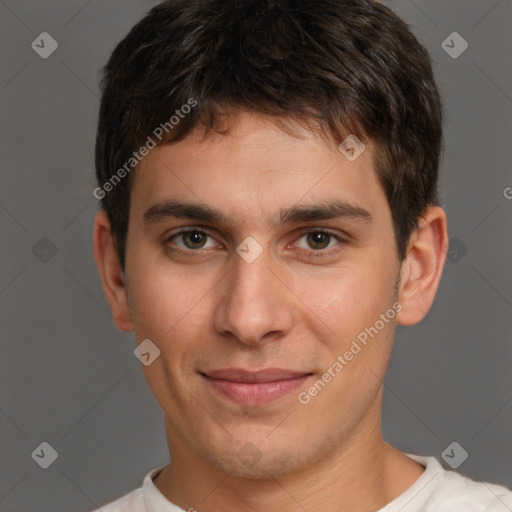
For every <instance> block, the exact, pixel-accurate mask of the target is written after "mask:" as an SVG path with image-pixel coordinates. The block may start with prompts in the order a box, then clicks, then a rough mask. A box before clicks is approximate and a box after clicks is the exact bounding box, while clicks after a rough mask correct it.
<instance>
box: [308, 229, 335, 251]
mask: <svg viewBox="0 0 512 512" xmlns="http://www.w3.org/2000/svg"><path fill="white" fill-rule="evenodd" d="M331 238H332V235H330V234H329V233H324V232H322V231H315V232H313V233H308V234H307V240H308V244H309V246H310V247H311V248H312V249H315V250H318V249H325V248H326V247H327V246H328V245H329V242H330V241H331Z"/></svg>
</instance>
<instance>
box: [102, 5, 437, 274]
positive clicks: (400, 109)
mask: <svg viewBox="0 0 512 512" xmlns="http://www.w3.org/2000/svg"><path fill="white" fill-rule="evenodd" d="M102 90H103V94H102V99H101V108H100V116H99V125H98V132H97V140H96V176H97V180H98V186H99V187H102V185H103V184H105V183H107V182H108V181H109V180H111V178H112V177H113V175H114V173H116V171H118V170H119V169H121V168H122V166H123V165H124V166H125V169H126V162H127V161H129V160H130V158H133V153H134V152H136V151H137V150H138V149H139V148H140V147H141V146H143V145H144V143H145V141H147V140H148V137H149V136H151V134H152V133H154V131H155V129H156V128H157V127H158V126H166V127H167V128H166V130H165V133H164V132H163V131H162V130H161V131H162V134H163V136H162V137H161V138H160V139H158V140H157V141H156V142H157V143H158V144H163V143H170V142H172V141H175V142H176V141H179V140H181V139H183V138H184V137H186V136H187V135H188V134H189V133H190V132H191V131H192V130H193V129H194V128H195V127H197V126H199V125H201V126H203V127H204V128H205V129H206V131H207V132H208V130H217V131H220V127H221V125H222V124H223V123H222V121H223V120H224V119H225V114H226V113H227V112H230V111H252V112H261V113H264V114H266V115H269V116H273V117H274V118H275V119H276V121H278V122H281V121H286V120H295V121H298V122H299V123H301V124H302V125H306V126H307V127H308V128H310V129H314V127H317V128H319V129H320V132H321V133H322V134H324V135H326V136H328V137H329V138H330V139H332V140H333V141H336V142H337V143H340V142H341V141H342V140H343V139H344V137H345V136H346V135H347V134H350V133H353V134H355V135H357V136H358V137H359V138H360V139H361V140H362V141H363V142H364V141H365V140H370V141H372V142H374V143H375V147H376V152H375V162H374V165H375V171H376V173H377V176H378V179H379V182H380V184H381V186H382V187H383V189H384V192H385V194H386V197H387V200H388V203H389V206H390V210H391V214H392V218H393V225H394V231H395V238H396V247H397V253H398V257H399V258H400V260H403V258H404V257H405V255H406V249H407V243H408V240H409V237H410V235H411V232H412V230H413V229H414V228H417V226H418V220H419V218H420V217H421V215H423V214H424V213H425V211H426V209H427V207H428V206H429V205H435V204H438V202H439V199H438V188H437V187H438V185H437V183H438V168H439V159H440V154H441V150H442V104H441V100H440V95H439V91H438V88H437V86H436V83H435V80H434V77H433V72H432V67H431V63H430V58H429V55H428V53H427V51H426V49H425V48H424V47H423V46H422V45H421V44H420V43H419V41H418V40H417V39H416V38H415V37H414V35H413V34H412V32H411V31H410V29H409V27H408V26H407V25H406V23H405V22H403V21H402V20H401V19H400V18H399V17H398V16H396V15H395V14H394V13H393V12H392V11H391V10H390V9H388V8H386V7H385V6H383V5H381V4H379V3H377V2H375V1H370V0H167V1H165V2H162V3H161V4H159V5H157V6H156V7H154V8H153V9H152V10H151V11H150V12H149V13H148V14H147V15H146V16H145V17H144V18H143V19H142V20H141V21H140V22H139V23H137V25H135V26H134V27H133V28H132V30H131V31H130V32H129V34H128V35H127V36H126V37H125V38H124V39H123V40H122V41H121V42H120V43H119V44H118V46H117V47H116V48H115V50H114V52H113V53H112V55H111V57H110V59H109V61H108V63H107V65H106V67H105V70H104V76H103V80H102ZM191 99H193V101H195V102H196V105H197V106H196V107H195V108H193V109H189V110H190V111H189V113H188V114H187V115H182V116H180V119H179V122H178V123H176V124H175V125H174V124H173V125H172V126H171V123H169V120H170V118H171V116H173V115H174V114H175V113H176V114H177V113H178V111H180V109H181V108H182V107H183V106H184V105H187V104H189V105H190V101H191ZM165 123H167V124H165ZM155 138H156V137H153V139H155ZM128 170H129V169H128ZM122 174H123V176H124V175H125V174H126V173H122ZM132 175H133V173H131V174H130V175H129V176H127V177H126V179H122V180H117V181H116V183H114V185H115V186H110V187H109V192H108V193H105V192H103V193H102V194H101V196H100V197H101V205H102V207H103V208H104V210H105V211H106V213H107V215H108V217H109V220H110V222H111V227H112V232H113V235H114V237H115V240H116V246H117V250H118V253H119V256H120V260H121V264H122V266H123V268H124V263H125V244H126V236H127V233H128V215H129V206H130V183H131V181H132V180H131V178H132ZM118 177H119V175H118ZM97 190H98V189H97ZM105 190H106V189H105ZM96 197H98V196H96Z"/></svg>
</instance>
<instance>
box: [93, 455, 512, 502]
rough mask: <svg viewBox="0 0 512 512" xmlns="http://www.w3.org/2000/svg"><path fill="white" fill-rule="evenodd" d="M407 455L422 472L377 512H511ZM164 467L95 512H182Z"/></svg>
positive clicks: (507, 498) (433, 462)
mask: <svg viewBox="0 0 512 512" xmlns="http://www.w3.org/2000/svg"><path fill="white" fill-rule="evenodd" d="M406 455H407V456H409V457H410V458H411V459H413V460H415V461H416V462H418V463H420V464H421V465H422V466H425V471H424V472H423V474H422V475H421V476H420V477H419V478H418V480H416V482H414V484H413V485H412V486H411V487H409V489H407V491H405V492H404V493H403V494H401V495H400V496H398V498H396V499H394V500H393V501H392V502H390V503H388V504H387V505H386V506H385V507H384V508H381V509H380V510H379V511H377V512H512V491H510V490H509V489H507V488H505V487H502V486H500V485H495V484H490V483H486V482H476V481H474V480H471V479H470V478H468V477H466V476H463V475H460V474H459V473H456V472H455V471H446V470H445V469H444V468H443V467H442V466H441V464H440V463H439V462H438V460H437V459H436V458H435V457H422V456H419V455H413V454H411V453H406ZM163 467H165V466H160V467H158V468H155V469H153V470H152V471H150V472H149V473H148V474H147V475H146V476H145V478H144V482H143V485H142V487H140V488H139V489H135V490H134V491H131V492H130V493H128V494H126V495H125V496H123V497H121V498H119V499H118V500H116V501H113V502H111V503H109V504H108V505H104V506H103V507H101V508H99V509H97V510H95V511H94V512H184V511H183V509H182V508H180V507H178V506H176V505H174V504H173V503H171V502H170V501H169V500H168V499H167V498H165V496H164V495H163V494H162V493H161V492H160V491H159V490H158V488H157V487H156V486H155V484H154V483H153V480H152V478H153V477H154V476H156V475H157V474H158V472H159V471H160V470H161V469H162V468H163Z"/></svg>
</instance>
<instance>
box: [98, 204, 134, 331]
mask: <svg viewBox="0 0 512 512" xmlns="http://www.w3.org/2000/svg"><path fill="white" fill-rule="evenodd" d="M92 244H93V251H94V259H95V261H96V266H97V267H98V272H99V274H100V277H101V283H102V285H103V291H104V292H105V296H106V297H107V301H108V303H109V305H110V309H111V311H112V316H113V319H114V323H115V325H116V327H117V328H118V329H120V330H121V331H125V332H130V331H132V330H133V324H132V320H131V315H130V307H129V305H128V295H127V289H126V280H125V276H124V273H123V270H122V268H121V262H120V260H119V256H118V254H117V250H116V247H115V243H114V237H113V234H112V231H111V229H110V221H109V220H108V217H107V214H106V213H105V211H104V210H100V211H99V212H98V213H97V214H96V217H95V219H94V232H93V239H92Z"/></svg>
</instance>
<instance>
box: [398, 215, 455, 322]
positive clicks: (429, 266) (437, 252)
mask: <svg viewBox="0 0 512 512" xmlns="http://www.w3.org/2000/svg"><path fill="white" fill-rule="evenodd" d="M418 224H419V228H418V229H417V230H415V231H414V232H413V233H412V234H411V238H410V240H409V244H408V248H407V256H406V258H405V260H404V261H403V262H402V266H401V269H400V279H401V281H400V288H399V293H398V302H399V303H400V304H401V305H402V309H401V310H400V312H399V313H398V314H397V317H396V319H397V322H398V323H399V324H402V325H414V324H416V323H418V322H419V321H421V320H422V319H423V318H424V317H425V315H426V314H427V313H428V310H429V309H430V306H431V305H432V302H434V298H435V295H436V291H437V288H438V285H439V281H440V279H441V274H442V272H443V267H444V263H445V260H446V254H447V252H448V228H447V221H446V214H445V212H444V210H443V209H442V208H441V207H440V206H431V207H429V208H428V210H427V212H426V213H425V215H423V216H422V217H421V218H420V220H419V223H418Z"/></svg>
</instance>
